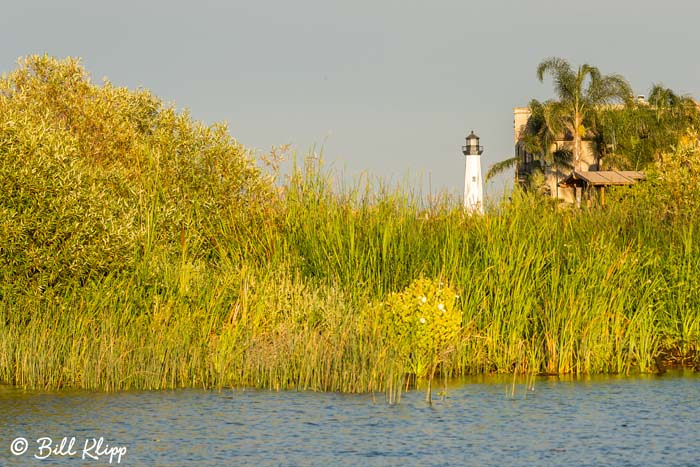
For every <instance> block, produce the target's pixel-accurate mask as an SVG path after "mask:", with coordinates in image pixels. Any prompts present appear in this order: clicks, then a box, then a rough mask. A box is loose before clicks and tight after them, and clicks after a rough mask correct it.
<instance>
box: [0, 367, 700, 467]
mask: <svg viewBox="0 0 700 467" xmlns="http://www.w3.org/2000/svg"><path fill="white" fill-rule="evenodd" d="M528 386H529V385H527V384H516V385H515V387H513V386H512V380H511V379H509V378H500V379H499V378H476V379H471V380H467V381H462V382H459V383H453V384H451V385H450V387H449V388H448V390H447V393H446V395H445V396H444V398H437V400H435V401H434V402H433V404H432V405H428V404H426V402H425V400H424V399H425V394H424V392H410V393H407V394H404V395H403V397H402V399H401V402H400V403H399V404H398V405H389V404H387V403H386V401H385V399H384V395H374V396H373V395H347V394H335V393H310V392H269V391H257V390H224V391H220V392H219V391H214V392H212V391H202V390H178V391H158V392H123V393H112V394H103V393H91V392H51V393H47V392H25V391H21V390H18V389H14V388H7V387H4V388H0V465H109V455H107V454H104V455H101V456H98V457H99V459H98V460H94V459H91V458H90V457H87V458H86V459H82V449H83V448H85V447H86V446H85V443H86V442H87V443H88V446H87V452H88V453H89V454H92V455H93V456H95V455H96V452H95V450H94V449H92V447H93V446H94V444H95V443H96V442H97V440H98V439H99V438H100V437H102V438H103V441H104V443H103V445H102V451H101V452H107V453H108V452H109V449H110V448H114V449H115V453H116V452H117V451H116V450H118V449H119V448H126V452H124V453H122V456H121V459H120V461H121V463H120V464H117V460H119V459H118V458H117V455H116V454H115V455H114V456H113V458H112V465H139V466H141V465H144V466H146V465H154V466H155V465H162V466H185V465H196V466H209V465H212V466H213V465H253V466H256V467H263V466H277V465H284V466H287V465H288V466H297V465H319V466H326V465H328V466H330V465H333V466H335V465H350V466H365V465H367V466H384V465H396V466H411V465H421V466H424V465H435V466H438V465H455V466H462V465H510V466H521V465H522V466H524V465H528V466H529V465H591V466H607V465H611V466H612V465H687V466H697V465H700V376H699V375H698V374H697V373H693V372H685V373H683V374H681V373H676V374H666V375H663V376H646V377H635V378H611V377H606V378H595V379H589V380H579V381H574V380H568V381H566V380H561V379H559V378H537V379H536V380H535V381H534V389H532V390H531V389H530V388H529V387H528ZM18 437H23V438H25V439H26V440H27V442H28V444H27V451H26V452H25V453H24V454H22V455H19V456H15V455H13V454H12V452H11V445H12V443H13V440H15V439H16V438H18ZM73 437H74V438H75V444H74V448H73V449H72V451H74V452H68V453H66V452H65V449H64V452H63V454H65V455H62V454H61V453H57V454H51V455H48V456H47V455H46V453H47V452H48V448H47V449H44V450H40V449H39V446H40V444H39V443H37V440H38V439H40V438H51V440H52V442H53V443H54V445H58V444H60V441H61V440H62V439H63V438H66V442H68V441H69V440H70V438H73ZM44 443H46V441H44ZM20 444H21V443H20ZM20 447H21V446H20ZM34 455H42V456H45V457H46V459H44V460H41V461H40V460H37V459H35V458H34V457H33V456H34Z"/></svg>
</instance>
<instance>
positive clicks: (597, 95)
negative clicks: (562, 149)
mask: <svg viewBox="0 0 700 467" xmlns="http://www.w3.org/2000/svg"><path fill="white" fill-rule="evenodd" d="M545 74H551V75H552V78H553V81H554V91H555V93H556V94H557V97H558V101H554V103H553V104H552V105H553V107H554V108H555V109H556V110H555V111H554V113H555V114H556V115H558V116H559V118H560V122H559V123H560V124H561V125H562V126H563V128H564V129H565V130H567V131H568V132H569V133H570V134H571V135H572V137H573V140H574V146H573V159H574V167H575V168H576V169H578V170H581V167H580V163H581V152H582V151H581V140H582V139H583V137H584V136H586V135H587V134H588V133H590V129H589V128H587V125H589V122H590V121H591V119H592V118H593V116H594V113H595V111H596V109H597V108H599V107H601V106H603V105H605V104H609V103H612V102H615V101H623V102H625V103H629V102H631V101H632V88H631V87H630V85H629V83H628V82H627V81H626V80H625V79H624V78H623V77H622V76H621V75H616V74H613V75H602V74H601V73H600V70H598V68H596V67H594V66H591V65H588V64H583V65H580V66H579V67H578V69H577V70H576V71H574V70H573V69H572V68H571V65H570V64H569V62H567V61H566V60H564V59H562V58H556V57H552V58H548V59H546V60H544V61H542V62H541V63H540V64H539V65H538V66H537V78H538V79H539V80H540V82H542V81H543V80H544V76H545Z"/></svg>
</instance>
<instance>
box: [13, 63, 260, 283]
mask: <svg viewBox="0 0 700 467" xmlns="http://www.w3.org/2000/svg"><path fill="white" fill-rule="evenodd" d="M0 193H2V196H1V197H0V283H4V284H14V285H16V286H18V287H25V286H26V285H28V284H29V285H31V286H32V287H38V288H39V289H43V288H45V287H50V286H52V285H55V284H57V283H65V282H67V281H72V280H78V281H85V280H86V279H89V278H95V277H101V276H104V275H105V274H113V273H115V272H118V271H120V270H124V269H129V268H132V267H133V266H134V265H135V264H136V263H137V262H138V261H140V260H142V259H144V258H145V259H148V258H149V257H151V255H153V254H154V253H158V254H163V255H168V254H174V253H177V252H182V251H183V250H185V249H187V250H188V254H190V255H192V256H198V255H211V254H212V253H213V251H214V246H215V245H214V242H213V240H212V236H211V234H210V231H211V228H212V225H215V224H216V223H217V221H218V219H219V218H221V217H224V216H231V215H236V213H237V212H239V211H241V210H246V211H248V210H251V208H252V210H253V211H254V210H256V209H258V208H260V207H261V206H262V205H263V204H264V203H267V202H268V197H269V184H268V182H267V180H266V179H265V178H264V177H263V176H261V174H260V172H259V171H258V169H257V168H256V167H255V166H254V164H253V161H252V159H251V157H250V156H249V154H248V153H247V152H246V150H245V149H244V148H243V147H242V146H241V145H240V144H238V143H237V142H236V141H234V140H233V139H231V137H230V136H229V135H228V132H227V130H226V128H225V126H223V125H213V126H211V127H206V126H204V125H202V124H201V123H198V122H195V121H193V120H192V119H191V118H190V116H189V115H188V114H187V113H178V112H176V111H175V109H173V108H172V107H168V106H165V105H163V103H162V102H161V101H160V100H159V99H157V98H156V97H154V96H153V95H152V94H150V93H149V92H148V91H144V90H137V91H131V90H128V89H125V88H120V87H115V86H113V85H112V84H110V83H109V82H107V81H105V82H104V83H103V84H102V85H96V84H93V83H92V82H91V81H90V77H89V76H88V74H87V73H86V71H85V70H84V69H83V68H82V67H81V65H80V63H79V61H78V60H75V59H71V58H68V59H65V60H57V59H54V58H51V57H48V56H33V57H28V58H26V59H23V60H20V62H19V68H18V69H17V70H15V71H13V72H11V73H9V74H7V75H4V76H3V77H2V79H1V80H0ZM0 293H1V292H0Z"/></svg>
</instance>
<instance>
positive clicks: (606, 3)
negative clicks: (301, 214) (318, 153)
mask: <svg viewBox="0 0 700 467" xmlns="http://www.w3.org/2000/svg"><path fill="white" fill-rule="evenodd" d="M698 18H700V2H697V0H666V1H663V2H662V1H658V0H656V1H650V0H588V1H585V2H582V1H575V2H573V1H566V0H527V1H525V0H491V1H466V0H444V1H441V0H434V1H408V0H404V1H381V0H375V1H366V0H353V1H332V0H296V1H264V0H258V1H249V2H248V1H245V2H244V1H235V0H234V1H201V0H200V1H186V2H182V1H172V0H170V1H164V0H156V1H146V0H141V1H131V0H121V1H118V2H117V1H110V2H105V1H96V0H91V1H88V0H85V1H76V0H62V1H50V0H47V1H36V0H22V1H8V0H4V1H3V2H2V4H1V7H0V44H2V45H1V46H0V70H2V71H3V72H7V71H10V70H12V69H13V68H15V66H16V60H17V58H18V57H20V56H24V55H29V54H42V53H48V54H50V55H54V56H57V57H64V56H67V55H70V56H77V57H81V58H82V59H83V63H84V65H85V67H86V68H87V70H88V71H89V72H90V73H91V74H92V77H93V80H94V81H95V82H100V81H101V79H102V78H103V77H108V78H109V79H110V80H111V81H112V83H114V84H115V85H121V86H127V87H130V88H136V87H144V88H148V89H150V90H152V91H153V92H154V93H155V94H156V95H158V96H160V97H161V98H163V99H164V100H165V101H167V102H171V103H175V104H176V105H177V107H178V108H187V109H189V110H190V111H191V113H192V115H193V116H194V117H195V118H197V119H200V120H203V121H205V122H207V123H213V122H216V121H226V122H228V124H229V127H230V131H231V134H232V135H233V136H234V137H235V138H236V139H237V140H238V141H240V142H241V143H243V144H245V145H246V146H248V147H250V148H255V149H258V150H259V151H266V150H268V149H269V148H270V147H271V146H273V145H281V144H284V143H291V144H292V146H293V147H294V148H295V149H296V150H297V152H298V153H299V154H300V155H301V154H303V153H306V152H308V150H309V148H310V147H312V146H313V145H316V146H317V148H320V147H321V146H323V148H324V157H325V159H326V161H327V162H329V163H330V164H332V165H333V167H335V168H337V169H338V170H344V172H345V173H346V174H347V175H348V176H351V177H352V176H356V175H357V174H359V173H360V172H361V171H363V170H367V171H368V172H369V173H371V174H373V175H377V176H381V177H384V178H387V179H392V180H400V179H403V178H404V177H405V176H406V174H407V172H410V174H412V176H418V175H419V174H421V173H422V174H423V181H424V186H425V183H426V182H427V180H428V178H429V179H430V181H431V185H432V188H433V190H437V189H446V190H448V191H450V192H455V193H456V192H460V191H461V190H462V183H463V177H464V160H463V158H464V156H462V154H461V145H462V144H463V143H464V138H465V137H466V135H467V134H468V132H469V130H471V129H473V130H474V131H475V132H476V133H477V134H478V135H479V136H480V137H481V143H482V144H483V145H484V146H485V152H484V154H483V156H482V167H483V170H484V172H485V171H486V169H487V168H488V166H489V165H490V164H492V163H494V162H496V161H498V160H501V159H503V158H506V157H510V156H511V155H512V153H513V113H512V109H513V107H516V106H524V105H526V104H527V102H528V101H529V100H530V99H531V98H533V97H534V98H538V99H546V98H548V97H551V96H552V85H551V82H548V81H545V83H543V84H542V83H539V81H537V79H536V77H535V69H536V67H537V64H538V63H539V62H540V61H541V60H542V59H544V58H546V57H550V56H558V57H562V58H566V59H567V60H569V61H570V62H571V63H572V64H574V65H578V64H580V63H590V64H591V65H595V66H598V67H599V68H600V70H601V72H603V73H606V74H607V73H620V74H622V75H624V76H625V77H626V78H627V79H628V80H629V81H630V83H631V84H632V86H633V88H634V89H635V92H636V93H637V94H646V93H647V91H648V89H649V88H650V86H651V85H652V83H655V82H662V83H663V84H664V85H666V86H668V87H670V88H672V89H674V90H675V91H677V92H680V93H688V94H691V95H693V96H694V97H696V98H697V97H698V96H700V60H699V59H698V52H697V51H698V50H700V23H698V21H699V20H698ZM428 175H429V176H428ZM509 178H510V176H504V177H501V178H500V179H499V180H497V181H496V182H495V184H493V185H492V186H491V191H500V190H502V188H503V186H505V185H507V183H508V181H507V180H508V179H509Z"/></svg>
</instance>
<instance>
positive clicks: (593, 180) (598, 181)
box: [559, 170, 646, 186]
mask: <svg viewBox="0 0 700 467" xmlns="http://www.w3.org/2000/svg"><path fill="white" fill-rule="evenodd" d="M645 178H646V177H645V175H644V172H639V171H634V170H621V171H614V170H601V171H596V172H588V171H581V172H572V173H571V174H570V175H569V176H568V177H566V178H565V179H564V180H562V181H561V182H560V183H559V185H560V186H574V185H580V184H587V185H592V186H609V185H634V184H635V183H637V181H639V180H644V179H645Z"/></svg>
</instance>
